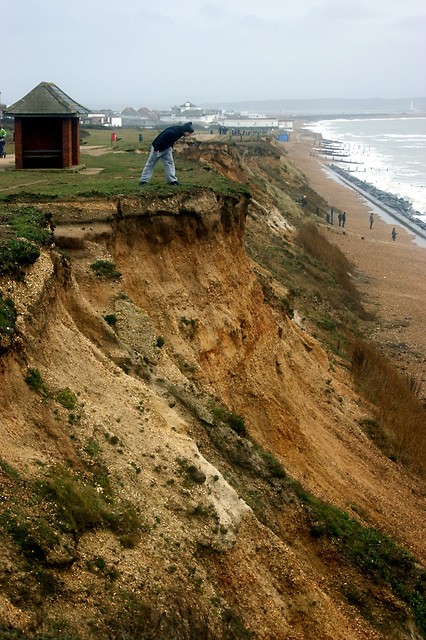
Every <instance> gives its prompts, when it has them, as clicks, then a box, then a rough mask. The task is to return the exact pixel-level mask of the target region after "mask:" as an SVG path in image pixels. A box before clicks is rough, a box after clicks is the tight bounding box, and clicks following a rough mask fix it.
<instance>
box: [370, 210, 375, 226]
mask: <svg viewBox="0 0 426 640" xmlns="http://www.w3.org/2000/svg"><path fill="white" fill-rule="evenodd" d="M373 222H374V216H373V214H372V213H370V229H372V228H373Z"/></svg>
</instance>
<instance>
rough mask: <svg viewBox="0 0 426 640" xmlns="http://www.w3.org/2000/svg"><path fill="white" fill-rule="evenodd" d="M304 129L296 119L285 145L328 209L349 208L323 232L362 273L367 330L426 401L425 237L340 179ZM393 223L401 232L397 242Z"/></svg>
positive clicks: (314, 135) (325, 226) (343, 209)
mask: <svg viewBox="0 0 426 640" xmlns="http://www.w3.org/2000/svg"><path fill="white" fill-rule="evenodd" d="M302 127H303V124H302V123H295V130H294V133H293V135H292V136H291V137H290V141H289V142H288V143H286V147H285V148H286V149H287V150H288V157H289V159H290V160H291V161H292V162H293V163H294V164H295V165H296V166H297V167H298V168H299V169H300V170H301V171H302V172H303V173H304V174H305V175H306V177H307V178H308V179H309V182H310V185H311V187H312V188H313V189H314V190H315V191H316V192H317V193H318V194H320V195H321V196H322V197H323V198H324V199H325V200H326V202H327V203H328V205H329V207H330V208H331V207H334V208H335V209H338V210H341V211H345V212H346V224H345V228H344V229H343V228H341V227H339V226H338V222H337V219H336V216H335V219H334V224H333V225H330V224H325V225H324V232H325V233H326V234H327V238H328V239H329V240H330V241H331V242H333V243H335V244H336V245H338V246H339V247H340V249H341V250H342V251H343V252H344V253H345V255H346V256H347V257H348V259H349V260H350V261H351V262H352V264H354V266H355V267H356V269H357V272H358V273H359V275H360V277H359V283H358V284H359V288H360V290H361V291H362V293H363V294H364V296H365V299H364V300H365V304H364V306H365V307H366V309H367V310H368V311H370V312H372V313H374V314H375V318H376V319H375V320H374V321H372V322H369V323H367V325H366V328H365V331H366V334H367V336H368V337H371V338H373V339H374V341H375V342H377V343H378V344H379V345H380V346H381V347H382V348H383V349H384V350H385V352H386V354H387V355H388V356H390V357H391V358H392V360H393V361H394V362H395V363H396V364H397V365H398V367H399V368H400V369H401V370H403V371H406V372H407V373H408V374H410V375H413V376H414V377H415V379H416V380H417V381H418V382H419V383H421V395H422V397H423V398H425V399H426V331H425V327H426V241H425V240H424V239H421V238H419V237H416V235H415V234H413V233H412V232H411V231H410V230H408V229H407V228H406V227H404V226H402V225H400V224H399V222H398V220H397V219H393V218H392V217H391V216H390V215H389V214H388V213H386V212H385V211H382V210H380V209H378V208H377V207H375V206H374V205H371V204H370V203H369V202H368V201H367V200H365V198H364V197H362V196H361V195H360V194H359V193H357V192H356V191H355V190H354V189H352V188H351V187H349V186H346V185H344V184H342V183H341V182H339V181H338V179H337V177H336V176H335V175H334V173H333V172H332V171H331V170H330V169H327V161H326V160H325V159H324V158H323V157H321V156H320V155H319V154H315V152H314V151H313V148H314V147H315V146H316V143H315V140H316V134H314V133H310V132H308V131H306V130H303V128H302ZM372 211H373V218H374V222H373V227H372V229H370V213H371V212H372ZM392 227H395V228H396V231H397V237H396V240H395V241H393V240H392V237H391V231H392Z"/></svg>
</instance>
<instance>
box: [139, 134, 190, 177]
mask: <svg viewBox="0 0 426 640" xmlns="http://www.w3.org/2000/svg"><path fill="white" fill-rule="evenodd" d="M191 133H194V127H193V126H192V122H186V123H185V124H182V125H180V124H177V125H174V126H171V127H167V129H164V131H162V132H161V133H159V134H158V136H157V137H156V138H155V139H154V140H153V141H152V145H151V150H150V152H149V156H148V160H147V161H146V164H145V167H144V169H143V171H142V173H141V177H140V178H139V184H140V185H141V186H143V185H144V184H147V183H148V182H149V181H150V180H151V178H152V174H153V173H154V169H155V165H156V164H157V162H158V161H159V160H161V161H162V163H163V165H164V171H165V173H166V180H167V182H168V183H169V184H173V185H178V184H179V182H178V181H177V178H176V170H175V163H174V160H173V145H174V144H175V142H177V141H178V140H180V138H183V137H184V136H190V135H191Z"/></svg>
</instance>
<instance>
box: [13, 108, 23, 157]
mask: <svg viewBox="0 0 426 640" xmlns="http://www.w3.org/2000/svg"><path fill="white" fill-rule="evenodd" d="M14 136H15V169H22V167H23V145H22V119H21V118H15V124H14Z"/></svg>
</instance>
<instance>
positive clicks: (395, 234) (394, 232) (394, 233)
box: [392, 227, 398, 242]
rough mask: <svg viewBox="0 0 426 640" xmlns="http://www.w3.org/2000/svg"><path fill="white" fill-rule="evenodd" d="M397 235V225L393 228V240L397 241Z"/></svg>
mask: <svg viewBox="0 0 426 640" xmlns="http://www.w3.org/2000/svg"><path fill="white" fill-rule="evenodd" d="M397 235H398V234H397V232H396V229H395V227H393V229H392V240H393V241H394V242H395V240H396V236H397Z"/></svg>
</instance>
